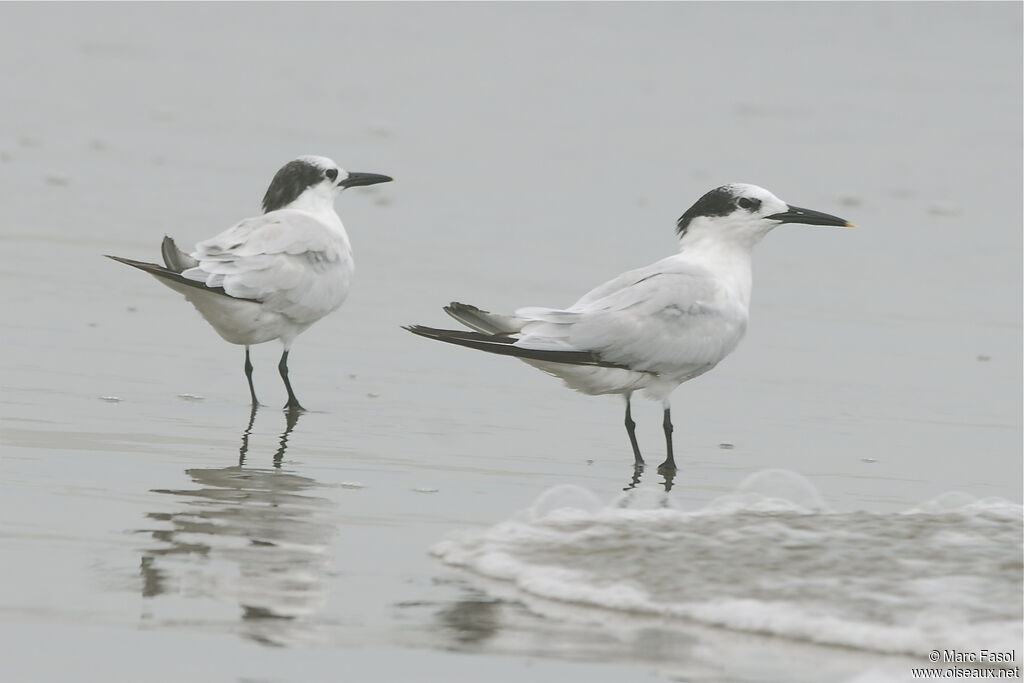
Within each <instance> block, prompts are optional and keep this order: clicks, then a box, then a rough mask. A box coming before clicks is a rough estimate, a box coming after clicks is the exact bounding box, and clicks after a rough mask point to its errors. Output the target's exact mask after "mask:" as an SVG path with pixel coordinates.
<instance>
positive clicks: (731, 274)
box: [679, 237, 753, 308]
mask: <svg viewBox="0 0 1024 683" xmlns="http://www.w3.org/2000/svg"><path fill="white" fill-rule="evenodd" d="M752 248H753V245H752V244H749V243H747V242H744V241H735V240H721V239H714V238H710V237H703V238H694V239H684V240H682V241H681V242H680V245H679V258H682V259H685V260H686V261H690V262H693V263H694V264H696V265H698V266H700V267H702V268H705V269H706V270H709V271H711V272H712V273H714V274H715V276H716V277H717V278H718V279H719V281H720V282H721V283H722V284H723V285H724V286H726V287H728V288H729V290H730V291H731V293H732V294H733V296H735V297H736V299H737V300H738V301H739V302H741V303H742V304H743V306H744V307H745V308H749V307H750V291H751V287H752V284H753V277H752V272H751V255H752V253H753V251H752Z"/></svg>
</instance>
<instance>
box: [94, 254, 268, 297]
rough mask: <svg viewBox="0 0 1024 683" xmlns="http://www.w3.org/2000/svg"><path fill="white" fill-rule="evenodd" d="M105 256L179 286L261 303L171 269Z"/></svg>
mask: <svg viewBox="0 0 1024 683" xmlns="http://www.w3.org/2000/svg"><path fill="white" fill-rule="evenodd" d="M104 256H106V257H107V258H109V259H113V260H115V261H117V262H119V263H123V264H125V265H127V266H131V267H132V268H138V269H139V270H142V271H145V272H147V273H149V274H150V275H155V276H156V277H159V278H163V279H165V280H170V281H172V282H177V283H179V284H183V285H187V286H189V287H194V288H196V289H201V290H203V291H206V292H211V293H213V294H220V295H221V296H226V297H227V298H229V299H236V300H238V301H255V302H256V303H260V302H259V300H257V299H245V298H243V297H240V296H231V295H230V294H228V293H227V292H225V291H224V288H223V287H207V286H206V284H205V283H203V282H198V281H196V280H189V279H188V278H187V277H183V276H182V275H181V274H180V273H176V272H174V271H173V270H170V269H169V268H165V267H163V266H158V265H157V264H155V263H146V262H145V261H135V260H133V259H130V258H122V257H120V256H111V255H110V254H104Z"/></svg>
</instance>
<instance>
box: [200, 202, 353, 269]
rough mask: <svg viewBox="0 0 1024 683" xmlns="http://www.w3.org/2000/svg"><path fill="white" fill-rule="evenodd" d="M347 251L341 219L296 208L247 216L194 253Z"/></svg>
mask: <svg viewBox="0 0 1024 683" xmlns="http://www.w3.org/2000/svg"><path fill="white" fill-rule="evenodd" d="M335 222H336V224H335ZM348 250H349V244H348V238H347V236H346V235H345V232H344V228H343V227H342V226H341V221H340V220H336V221H331V220H329V217H325V216H320V215H316V214H313V213H310V212H307V211H301V210H297V209H279V210H277V211H270V212H268V213H265V214H262V215H260V216H253V217H252V218H246V219H244V220H242V221H239V222H238V223H236V224H235V225H233V226H231V227H230V228H228V229H227V230H225V231H224V232H221V233H219V234H218V235H215V236H213V237H211V238H209V239H206V240H203V241H202V242H199V243H198V244H197V245H196V250H195V252H194V253H193V254H192V256H193V257H194V258H196V259H198V260H199V261H204V260H208V259H214V260H220V259H224V258H230V259H238V258H246V257H251V256H263V255H272V254H290V255H299V254H305V253H308V252H318V253H327V254H331V255H335V254H336V253H337V252H339V251H342V252H344V251H348Z"/></svg>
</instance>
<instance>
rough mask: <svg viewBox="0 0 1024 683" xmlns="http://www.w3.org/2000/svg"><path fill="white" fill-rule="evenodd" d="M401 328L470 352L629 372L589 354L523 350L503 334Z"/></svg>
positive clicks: (512, 339)
mask: <svg viewBox="0 0 1024 683" xmlns="http://www.w3.org/2000/svg"><path fill="white" fill-rule="evenodd" d="M404 329H406V330H409V331H410V332H412V333H413V334H418V335H419V336H421V337H426V338H427V339H436V340H437V341H443V342H446V343H448V344H457V345H458V346H466V347H468V348H471V349H479V350H480V351H487V352H488V353H496V354H498V355H501V356H513V357H515V358H526V359H529V360H542V361H548V362H551V363H565V364H567V365H591V366H594V367H601V368H619V369H622V370H628V369H629V368H627V367H625V366H623V365H617V364H615V363H609V362H607V361H603V360H601V359H600V358H599V357H598V356H597V355H596V354H594V353H591V352H589V351H548V350H545V349H524V348H522V347H519V346H512V344H514V343H515V342H516V341H517V339H516V338H515V337H509V336H507V335H501V334H481V333H479V332H467V331H465V330H440V329H437V328H435V327H425V326H423V325H408V326H406V327H405V328H404Z"/></svg>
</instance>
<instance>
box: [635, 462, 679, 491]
mask: <svg viewBox="0 0 1024 683" xmlns="http://www.w3.org/2000/svg"><path fill="white" fill-rule="evenodd" d="M676 472H678V470H675V469H671V470H664V471H662V470H659V471H658V474H659V475H660V476H661V485H662V486H663V487H665V493H668V492H669V491H671V490H672V487H673V486H674V485H675V480H676ZM643 476H644V466H643V465H640V466H637V467H634V468H633V476H632V477H630V480H629V483H628V484H626V486H625V487H624V488H623V489H622V490H623V491H632V490H633V489H635V488H636V487H637V486H639V485H640V481H641V480H642V479H643Z"/></svg>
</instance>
